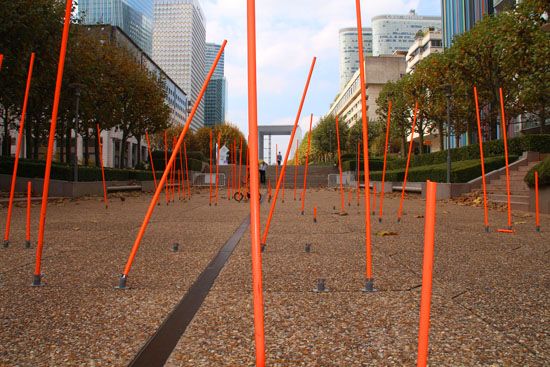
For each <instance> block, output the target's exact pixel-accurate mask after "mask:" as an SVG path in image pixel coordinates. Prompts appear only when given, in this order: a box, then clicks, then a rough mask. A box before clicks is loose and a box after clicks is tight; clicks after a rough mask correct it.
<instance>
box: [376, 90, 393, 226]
mask: <svg viewBox="0 0 550 367" xmlns="http://www.w3.org/2000/svg"><path fill="white" fill-rule="evenodd" d="M391 108H392V102H391V100H390V101H388V121H387V122H386V144H385V145H384V166H383V167H382V187H381V190H380V210H379V213H378V222H380V223H382V217H383V215H384V192H385V191H386V190H385V186H384V183H385V182H386V166H387V162H388V144H389V141H390V121H391Z"/></svg>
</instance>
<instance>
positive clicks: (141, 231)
mask: <svg viewBox="0 0 550 367" xmlns="http://www.w3.org/2000/svg"><path fill="white" fill-rule="evenodd" d="M226 44H227V41H225V40H224V41H223V43H222V45H221V47H220V50H219V51H218V54H217V55H216V58H215V59H214V63H213V64H212V67H211V68H210V71H209V72H208V75H207V76H206V79H205V81H204V83H203V85H202V88H201V90H200V92H199V94H198V96H197V99H196V100H195V104H194V105H193V108H192V110H191V112H190V113H189V116H188V117H187V121H186V122H185V126H184V127H183V130H182V131H181V133H180V136H179V137H178V141H177V142H176V147H175V149H174V151H173V152H172V155H171V156H170V161H169V164H168V165H167V166H166V167H165V169H164V173H163V174H162V177H161V179H160V181H159V186H158V187H157V188H156V190H155V194H154V195H153V198H152V199H151V202H150V203H149V207H148V209H147V212H146V213H145V218H144V219H143V223H142V224H141V227H140V229H139V232H138V234H137V237H136V240H135V241H134V245H133V246H132V251H131V252H130V256H129V257H128V261H127V262H126V266H125V267H124V272H123V273H122V275H121V276H120V282H119V288H122V289H124V288H126V280H127V279H128V273H129V272H130V269H131V268H132V264H133V262H134V258H135V257H136V254H137V251H138V249H139V246H140V244H141V240H142V238H143V235H144V234H145V230H146V229H147V225H148V224H149V221H150V219H151V216H152V215H153V211H154V210H155V206H156V202H157V200H158V198H159V196H160V193H161V191H162V186H163V185H164V184H165V183H166V179H167V178H168V173H169V171H170V170H169V167H170V166H171V165H172V163H173V162H174V161H175V160H176V156H177V154H178V151H179V150H180V149H181V146H182V144H183V145H184V149H185V144H184V141H183V139H184V138H185V134H187V131H188V130H189V126H190V125H191V121H192V120H193V117H194V116H195V113H196V112H197V109H198V107H199V103H200V101H201V99H202V97H203V96H204V92H205V91H206V88H207V86H208V82H209V81H210V78H211V77H212V74H213V73H214V70H215V69H216V65H217V64H218V61H219V59H220V57H221V55H222V53H223V50H224V49H225V45H226ZM186 153H187V152H186ZM186 158H187V154H186ZM186 162H187V159H186Z"/></svg>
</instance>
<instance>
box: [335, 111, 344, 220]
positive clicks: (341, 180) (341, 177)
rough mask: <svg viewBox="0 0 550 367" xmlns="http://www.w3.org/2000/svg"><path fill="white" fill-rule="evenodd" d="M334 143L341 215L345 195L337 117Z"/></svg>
mask: <svg viewBox="0 0 550 367" xmlns="http://www.w3.org/2000/svg"><path fill="white" fill-rule="evenodd" d="M336 143H337V146H338V170H339V171H340V201H341V204H342V209H341V210H342V213H344V212H345V211H346V209H345V201H346V199H345V194H344V182H343V181H344V178H343V176H342V156H341V153H340V128H339V126H338V115H336Z"/></svg>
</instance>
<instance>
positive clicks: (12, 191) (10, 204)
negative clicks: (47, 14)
mask: <svg viewBox="0 0 550 367" xmlns="http://www.w3.org/2000/svg"><path fill="white" fill-rule="evenodd" d="M34 57H35V55H34V52H33V53H31V60H30V62H29V71H28V73H27V85H26V87H25V97H24V99H23V108H22V110H21V118H20V121H19V136H18V137H17V144H16V147H15V160H14V162H13V173H12V175H11V187H10V198H9V202H8V215H7V217H6V232H5V233H4V247H8V246H9V243H10V225H11V213H12V210H13V197H14V195H15V183H16V181H17V167H18V165H19V155H20V152H21V142H22V141H23V127H24V125H25V117H26V115H27V105H28V101H29V92H30V90H31V79H32V71H33V67H34ZM27 143H28V142H27ZM8 145H9V146H10V150H11V141H10V142H9V144H8Z"/></svg>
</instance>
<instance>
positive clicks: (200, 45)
mask: <svg viewBox="0 0 550 367" xmlns="http://www.w3.org/2000/svg"><path fill="white" fill-rule="evenodd" d="M154 19H155V21H154V22H155V23H154V28H153V60H155V62H156V63H157V64H158V65H159V66H160V67H161V68H162V69H163V70H164V71H166V73H167V74H168V75H170V77H171V78H172V79H173V80H174V81H175V82H176V84H178V85H179V86H180V87H181V88H182V89H183V90H185V91H186V92H187V94H188V97H189V99H190V103H191V105H193V104H194V103H195V101H196V100H197V97H198V94H199V92H200V89H201V87H202V84H203V83H204V78H205V76H206V72H207V70H206V67H205V58H206V56H205V47H206V29H205V18H204V14H203V12H202V9H201V7H200V5H199V2H198V0H155V16H154ZM203 125H204V99H203V100H201V103H200V105H199V108H198V110H197V113H196V115H195V117H194V118H193V121H192V122H191V127H192V129H193V130H196V129H198V128H200V127H202V126H203Z"/></svg>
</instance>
